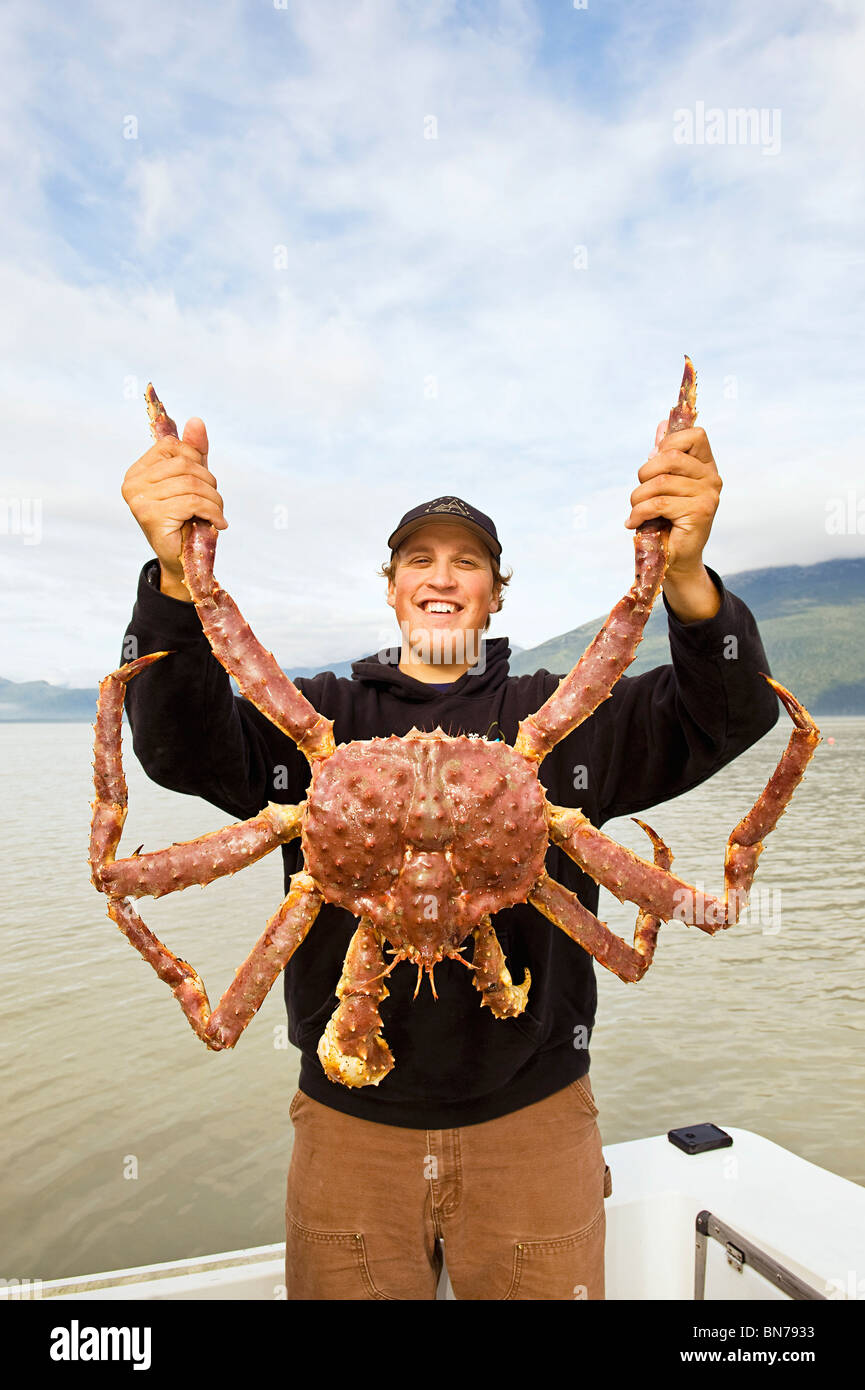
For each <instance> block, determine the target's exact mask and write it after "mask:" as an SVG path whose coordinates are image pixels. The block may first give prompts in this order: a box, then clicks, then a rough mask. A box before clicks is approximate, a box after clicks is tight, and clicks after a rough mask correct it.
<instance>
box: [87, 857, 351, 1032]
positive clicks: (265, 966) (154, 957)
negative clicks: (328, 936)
mask: <svg viewBox="0 0 865 1390" xmlns="http://www.w3.org/2000/svg"><path fill="white" fill-rule="evenodd" d="M323 901H324V899H323V898H322V896H321V894H320V893H319V892H318V889H317V888H316V886H315V883H314V882H313V880H312V879H311V878H310V876H309V874H307V873H303V872H301V873H297V874H295V875H294V876H293V878H292V879H291V885H290V888H289V892H288V896H287V897H286V898H285V900H284V902H283V904H282V906H281V907H280V908H279V910H278V911H277V912H276V913H274V915H273V917H271V919H270V921H269V922H268V924H267V926H266V927H265V929H264V932H263V934H262V935H261V936H260V937H259V939H258V941H257V942H256V943H255V945H254V946H253V948H252V950H251V951H250V953H249V955H248V956H247V958H246V960H245V961H244V963H243V965H242V966H241V967H240V969H239V970H238V971H237V973H236V975H235V977H234V980H233V981H232V983H231V984H230V985H229V987H228V989H227V990H226V991H225V993H224V994H223V996H222V998H221V999H220V1001H219V1003H218V1004H217V1006H216V1008H215V1009H214V1010H213V1012H212V1013H211V1010H210V1003H209V1001H208V998H207V991H206V990H205V988H204V985H203V983H202V981H201V979H200V977H199V975H198V974H197V972H196V971H195V970H193V968H192V966H191V965H188V964H187V963H186V961H184V960H180V959H178V957H177V956H175V955H174V954H173V953H172V952H171V951H169V949H168V947H167V946H164V945H163V944H162V942H161V941H160V940H159V938H158V937H157V936H155V935H154V933H153V932H152V931H151V930H150V928H149V927H146V926H145V925H144V923H143V922H142V920H141V918H140V917H139V915H138V913H137V912H136V910H135V908H134V907H133V906H132V904H131V903H129V902H126V901H125V900H124V899H122V898H109V900H108V915H109V916H110V917H111V919H112V921H114V922H116V923H117V925H118V927H119V928H120V930H121V931H122V932H123V934H124V936H125V937H126V939H127V940H128V941H129V942H131V944H132V945H133V946H134V947H135V949H136V951H138V952H140V954H141V955H142V956H143V957H144V959H145V960H146V961H147V963H148V964H149V965H152V966H153V968H154V970H155V971H156V973H157V975H158V976H159V978H160V980H164V981H165V983H166V984H168V985H170V986H171V988H172V992H173V994H174V997H175V999H176V1000H177V1002H178V1003H179V1005H180V1007H181V1008H182V1010H183V1012H184V1013H185V1014H186V1017H187V1018H188V1020H189V1022H190V1024H191V1025H192V1027H193V1029H194V1031H195V1032H196V1033H197V1034H198V1036H199V1038H201V1040H202V1042H205V1043H206V1044H207V1046H208V1047H209V1048H210V1049H211V1051H213V1052H221V1051H222V1050H223V1048H229V1047H234V1045H235V1043H236V1042H237V1040H238V1038H239V1037H240V1035H241V1033H242V1032H243V1030H244V1028H245V1027H246V1025H247V1024H248V1023H249V1021H250V1019H252V1018H253V1017H254V1015H255V1014H256V1013H257V1012H258V1010H259V1008H260V1007H261V1005H262V1003H263V1001H264V999H265V997H266V995H267V992H268V990H269V989H270V988H271V986H272V985H273V982H274V980H275V979H276V977H277V976H278V975H279V973H280V971H281V970H284V968H285V966H286V965H287V964H288V962H289V960H290V959H291V957H292V955H293V954H294V952H295V951H296V950H297V948H298V946H299V945H300V943H301V942H302V941H303V939H304V938H305V936H306V934H307V932H308V931H309V929H310V927H311V926H312V924H313V922H314V921H315V919H316V917H317V915H318V911H319V908H320V907H321V904H322V902H323Z"/></svg>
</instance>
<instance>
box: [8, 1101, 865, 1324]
mask: <svg viewBox="0 0 865 1390" xmlns="http://www.w3.org/2000/svg"><path fill="white" fill-rule="evenodd" d="M725 1128H727V1132H728V1133H729V1134H730V1135H731V1136H732V1138H733V1146H732V1147H731V1148H726V1149H716V1150H713V1151H711V1152H709V1153H703V1154H693V1155H692V1154H685V1153H683V1152H682V1151H681V1150H680V1149H678V1148H676V1147H675V1146H674V1145H672V1144H671V1143H670V1142H669V1141H668V1139H667V1137H666V1135H659V1136H656V1137H653V1138H650V1139H637V1140H634V1141H632V1142H630V1143H625V1144H613V1145H607V1146H605V1149H604V1153H605V1156H606V1161H607V1163H608V1164H609V1166H610V1170H611V1173H612V1180H613V1191H612V1195H611V1196H610V1197H609V1198H607V1202H606V1211H607V1246H606V1271H607V1298H608V1299H693V1298H694V1260H695V1221H696V1217H697V1214H698V1212H700V1211H703V1210H708V1211H710V1212H711V1213H712V1214H713V1215H714V1216H716V1217H718V1218H719V1219H720V1220H721V1221H723V1222H725V1223H726V1224H727V1225H729V1226H731V1227H733V1229H734V1230H735V1231H736V1232H737V1233H738V1234H739V1235H741V1236H743V1237H745V1238H746V1239H748V1240H750V1241H752V1242H753V1243H754V1244H755V1245H757V1246H759V1247H760V1248H761V1249H762V1250H763V1251H765V1252H766V1253H767V1254H768V1255H770V1256H772V1257H773V1258H774V1259H776V1260H778V1261H779V1262H780V1263H781V1264H783V1265H784V1266H786V1268H787V1269H788V1270H789V1271H790V1272H791V1273H793V1274H794V1275H797V1276H798V1277H799V1278H800V1279H802V1280H803V1281H804V1282H805V1283H806V1284H807V1285H809V1286H810V1287H811V1288H813V1289H815V1290H816V1291H817V1292H818V1293H819V1294H821V1295H822V1296H823V1297H825V1298H833V1299H855V1298H865V1187H860V1186H859V1185H858V1184H857V1183H853V1182H849V1181H848V1180H847V1179H845V1178H841V1177H839V1176H838V1175H837V1174H835V1173H830V1172H828V1171H827V1170H826V1169H825V1168H819V1167H817V1165H816V1164H813V1163H808V1162H807V1161H806V1160H805V1159H802V1158H799V1157H798V1156H797V1155H796V1154H793V1153H790V1152H789V1151H788V1150H787V1149H783V1148H781V1147H780V1146H779V1145H778V1144H773V1143H771V1142H770V1141H769V1140H768V1139H764V1138H762V1137H761V1136H760V1135H758V1134H754V1133H752V1132H751V1131H749V1130H744V1129H734V1128H731V1127H726V1126H725ZM283 1251H284V1247H283V1246H282V1245H281V1244H280V1245H265V1246H259V1247H257V1248H255V1249H249V1250H236V1251H232V1252H230V1253H227V1254H226V1253H223V1254H217V1255H209V1256H204V1257H202V1258H198V1259H190V1260H178V1261H174V1262H172V1263H167V1264H157V1265H148V1266H143V1267H139V1268H135V1269H124V1270H113V1271H109V1272H106V1273H104V1274H99V1275H92V1276H87V1277H82V1278H71V1279H58V1280H54V1281H52V1282H51V1283H45V1284H43V1285H42V1288H41V1290H40V1294H39V1296H40V1297H41V1298H59V1299H66V1300H88V1299H89V1300H93V1299H100V1300H101V1299H266V1300H274V1299H279V1298H284V1296H285V1289H284V1285H283ZM445 1258H447V1250H446V1249H445ZM17 1296H18V1297H20V1296H21V1295H20V1294H18V1295H17ZM453 1296H454V1295H453V1292H452V1291H451V1289H450V1285H449V1282H448V1280H447V1271H446V1270H445V1274H444V1275H443V1277H442V1283H441V1287H440V1289H439V1297H440V1298H453ZM0 1297H6V1298H13V1297H16V1292H15V1290H14V1289H9V1288H7V1289H5V1290H0ZM705 1297H706V1298H707V1299H712V1300H718V1299H720V1300H734V1299H767V1298H768V1299H772V1298H774V1299H783V1300H785V1301H786V1298H787V1296H786V1295H785V1294H784V1293H783V1292H781V1291H780V1290H779V1289H777V1288H774V1287H772V1286H771V1285H770V1284H769V1283H767V1281H766V1280H765V1279H763V1278H761V1277H760V1276H759V1275H758V1274H757V1273H756V1272H755V1271H754V1270H753V1269H750V1268H748V1267H747V1266H746V1268H745V1269H743V1270H738V1269H736V1268H735V1267H734V1266H733V1265H731V1264H730V1263H729V1262H728V1260H727V1257H726V1253H725V1251H724V1249H723V1247H722V1246H721V1245H720V1244H719V1243H718V1242H717V1241H716V1240H710V1241H709V1243H708V1258H707V1262H706V1285H705Z"/></svg>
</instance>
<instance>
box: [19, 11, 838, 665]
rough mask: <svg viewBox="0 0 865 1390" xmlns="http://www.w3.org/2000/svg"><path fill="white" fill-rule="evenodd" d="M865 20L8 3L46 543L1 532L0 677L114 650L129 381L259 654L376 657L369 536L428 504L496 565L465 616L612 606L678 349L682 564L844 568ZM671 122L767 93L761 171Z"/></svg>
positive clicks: (24, 487) (564, 616)
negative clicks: (503, 565)
mask: <svg viewBox="0 0 865 1390" xmlns="http://www.w3.org/2000/svg"><path fill="white" fill-rule="evenodd" d="M49 21H50V22H49ZM863 35H865V17H863V15H862V14H861V13H860V12H859V10H858V7H856V6H854V5H852V4H846V3H841V2H840V0H838V3H833V4H831V5H824V6H822V7H814V6H812V5H810V4H808V5H806V4H804V3H798V0H788V2H787V3H785V4H783V5H782V6H781V7H780V9H779V8H778V7H774V8H773V9H772V10H771V11H765V12H762V11H760V10H755V9H754V8H753V7H751V6H749V5H746V4H744V3H734V4H732V5H729V6H727V7H726V8H725V10H724V12H723V14H720V15H719V13H718V12H717V11H712V12H709V11H705V12H696V13H695V12H693V11H690V10H689V11H687V12H686V11H684V10H683V9H682V7H680V6H663V5H662V6H658V7H654V6H653V7H651V8H645V7H629V8H626V9H625V10H623V11H615V12H604V14H603V15H602V14H601V13H600V12H599V11H598V12H595V11H593V10H592V9H589V10H586V11H576V10H568V9H567V8H566V7H559V8H557V9H555V12H554V10H553V8H552V7H549V6H546V5H541V4H530V3H516V2H515V0H512V2H511V3H501V4H497V3H493V2H492V0H490V3H475V4H471V5H467V6H463V5H460V6H456V5H454V4H449V3H439V4H431V3H421V0H417V2H416V3H412V4H397V3H385V0H379V3H364V4H358V5H354V6H351V7H346V6H344V5H342V4H336V3H334V2H333V0H316V3H294V2H293V0H289V3H288V5H287V8H286V9H282V10H280V9H276V8H275V7H274V8H273V9H272V10H270V9H267V8H265V7H261V8H250V7H248V6H244V5H241V4H228V5H221V6H219V7H217V8H216V9H214V8H213V7H204V6H189V7H183V8H182V9H181V10H180V11H178V10H176V9H172V8H171V7H170V6H169V5H168V4H167V3H162V0H160V2H159V3H155V4H153V5H151V6H149V7H148V9H147V23H146V24H143V23H142V13H141V12H140V11H139V9H138V8H137V7H134V6H133V7H116V6H113V5H110V4H108V3H107V0H105V3H90V4H84V5H82V6H78V7H76V11H75V14H74V16H73V15H72V14H71V13H70V14H67V13H66V12H63V11H56V10H54V9H52V10H50V11H49V10H48V7H47V5H45V4H44V3H36V4H27V5H25V4H23V3H17V4H16V3H12V4H10V5H9V6H7V7H5V9H4V11H3V14H2V16H0V49H2V52H3V53H4V68H5V73H4V83H5V86H4V91H5V96H4V98H3V100H4V101H5V114H6V116H7V121H6V123H5V130H6V132H7V133H6V135H5V136H0V160H2V161H3V165H4V172H5V173H6V176H7V186H8V187H14V188H15V190H16V192H15V197H14V199H10V205H9V208H8V213H7V225H6V229H5V232H4V239H3V243H2V247H0V295H2V300H3V304H4V315H3V321H2V324H0V342H2V343H3V347H4V348H5V354H4V356H5V360H6V362H7V364H8V365H7V369H6V387H7V389H6V392H5V393H4V395H5V398H6V401H7V402H8V404H7V405H6V406H5V407H4V418H3V456H4V467H3V483H2V486H0V495H2V498H3V499H5V500H6V501H9V500H10V499H11V500H13V501H14V500H15V499H18V500H19V501H21V500H23V499H27V498H30V499H39V500H40V502H41V507H42V518H43V523H42V539H41V541H40V544H38V545H30V546H26V545H25V544H24V543H23V542H24V538H23V537H22V536H21V535H17V536H16V535H15V534H2V535H0V575H2V577H3V584H4V598H3V601H2V603H3V618H4V630H5V632H6V637H7V640H6V645H5V651H4V656H3V669H2V670H0V674H3V675H6V676H8V677H11V678H13V679H22V680H23V679H39V678H43V677H45V676H46V673H47V672H48V671H50V672H52V673H53V674H52V676H51V678H52V679H63V678H64V673H67V678H69V673H72V672H75V673H77V675H76V679H77V680H80V679H81V678H82V673H85V674H86V673H88V672H89V679H92V680H95V679H97V678H98V676H99V675H101V674H103V673H104V671H106V670H108V669H110V668H111V666H112V665H113V664H114V662H115V661H116V659H117V653H118V650H119V645H120V639H121V637H122V633H123V629H124V628H125V625H126V622H127V620H128V617H129V613H130V611H131V607H132V603H133V600H134V593H135V582H136V577H137V574H138V571H139V569H140V567H141V565H142V563H143V562H144V560H145V559H146V558H147V556H148V553H149V552H148V548H147V544H146V541H145V539H144V537H143V535H142V534H141V532H140V530H139V529H138V527H137V525H136V523H135V521H134V519H133V517H132V516H131V514H130V512H129V510H128V508H127V507H126V505H125V503H124V502H123V500H122V498H121V496H120V486H121V483H122V480H123V476H124V474H125V472H126V470H127V469H128V468H129V466H130V465H131V464H132V463H133V462H134V461H135V459H136V458H137V457H139V456H140V455H141V454H142V453H144V452H145V451H146V449H147V448H148V447H149V443H150V439H149V433H148V430H147V423H146V417H145V414H144V408H143V403H142V400H141V395H142V392H143V389H144V385H145V384H146V382H147V380H149V379H151V378H152V379H153V380H154V383H155V385H156V388H157V390H158V391H159V392H160V394H161V395H162V396H163V398H164V399H165V402H166V405H167V407H168V409H169V412H170V413H171V414H173V415H174V416H175V418H177V420H178V424H179V425H181V426H182V423H183V421H184V420H185V419H186V418H188V417H189V416H190V415H193V414H196V415H201V416H202V417H203V418H204V419H205V421H206V423H207V425H208V429H209V432H210V438H211V455H210V466H211V468H212V470H213V472H214V473H215V474H216V476H217V479H218V483H219V487H220V491H221V492H222V494H223V497H224V499H225V510H226V515H227V517H228V519H229V522H230V526H229V530H228V531H227V532H226V533H225V534H224V535H223V536H222V537H221V539H220V548H219V560H218V574H219V577H220V580H221V582H222V583H223V584H224V585H225V586H226V587H227V588H229V590H230V591H231V592H232V593H233V594H234V595H235V597H236V598H237V600H238V602H239V603H240V605H241V608H242V609H243V610H244V612H245V613H246V615H247V617H248V618H249V620H250V621H251V622H252V624H253V626H254V628H255V629H256V631H257V633H258V635H259V636H260V638H261V640H262V641H263V642H265V644H266V645H267V646H269V647H270V648H271V649H272V650H274V651H275V652H276V653H277V655H278V656H279V657H280V659H281V660H283V661H284V663H286V664H288V663H298V664H305V665H309V664H313V663H318V662H322V661H328V660H338V659H343V658H345V657H347V656H350V655H353V654H359V653H360V652H362V651H366V650H370V649H373V648H374V647H376V646H377V645H379V641H380V634H381V631H382V627H383V626H387V625H388V623H389V622H390V619H391V613H390V610H389V609H387V608H386V606H385V605H384V587H383V583H382V581H381V580H380V579H378V578H377V577H376V575H375V570H376V569H377V566H378V564H379V563H380V562H381V560H382V559H383V558H385V546H384V541H385V538H386V536H387V535H388V533H389V531H390V530H391V529H392V527H393V525H394V524H395V521H396V520H397V519H398V518H399V516H400V515H401V514H402V513H403V512H404V511H406V510H407V509H408V508H409V507H411V506H413V505H416V504H417V503H418V502H419V501H422V500H425V499H426V498H429V497H434V496H437V495H440V494H442V493H446V492H455V493H457V494H459V495H463V496H466V497H467V498H468V499H469V500H470V501H472V502H473V503H474V505H476V506H479V507H481V508H482V509H483V510H484V511H487V512H489V513H491V514H492V515H493V516H494V517H495V519H496V522H497V525H498V527H499V531H500V534H501V536H502V538H503V543H504V557H503V558H504V559H505V560H506V561H507V562H508V563H509V564H510V565H512V566H513V568H514V570H515V578H514V581H513V583H512V584H511V587H510V590H509V592H508V597H507V604H506V608H505V612H504V613H503V615H502V616H501V618H498V619H494V624H493V629H492V631H493V632H494V633H501V632H507V633H509V634H510V635H511V636H512V637H513V638H514V640H515V641H518V642H519V643H521V644H522V645H524V646H528V645H532V644H533V643H535V642H537V641H540V640H543V639H544V638H546V637H549V636H551V635H553V634H555V633H557V632H560V631H563V630H565V629H567V628H570V627H573V626H576V625H577V624H578V623H580V622H583V621H585V620H587V619H588V618H590V617H593V616H595V615H596V614H598V613H600V612H602V611H604V610H605V609H607V608H609V607H610V606H611V605H612V603H613V602H615V600H616V599H617V598H618V597H619V596H620V594H621V593H622V592H623V591H624V589H625V588H627V587H628V585H629V583H630V579H631V573H632V566H633V558H632V556H633V546H632V538H631V536H630V534H629V533H627V532H626V531H625V529H624V526H623V524H622V523H623V521H624V517H625V515H626V513H627V510H628V497H629V494H630V492H631V490H632V488H633V487H634V486H635V485H636V481H637V480H636V472H637V469H638V468H639V467H640V465H641V463H642V462H643V461H644V459H645V457H646V455H647V453H648V449H649V447H650V445H651V441H652V437H653V433H654V427H655V424H656V423H657V421H658V420H659V419H660V418H661V417H662V416H663V415H665V414H666V411H667V410H668V409H669V407H670V406H671V405H672V404H673V401H674V399H675V395H676V390H677V386H678V376H679V372H680V367H681V361H682V354H683V352H685V351H687V352H688V353H689V354H690V355H691V356H692V357H693V358H694V361H695V362H696V364H697V368H698V378H699V406H700V421H699V422H700V423H701V424H702V425H703V426H704V427H705V429H706V430H707V432H708V434H709V437H710V440H711V442H712V445H713V449H714V452H715V456H716V458H717V460H718V465H719V469H720V471H721V474H722V477H723V478H724V482H725V487H724V493H723V498H722V502H721V508H720V510H719V512H718V517H717V520H716V523H715V527H714V530H713V535H712V538H711V541H710V547H709V550H708V551H707V555H706V558H707V560H708V562H709V563H710V564H712V565H713V566H714V567H715V568H716V569H719V570H721V571H722V572H726V573H730V572H732V571H734V570H736V569H745V568H747V569H753V568H758V567H760V566H762V565H767V564H783V563H808V562H812V561H817V560H821V559H829V558H832V557H834V556H836V555H842V554H858V553H862V550H863V538H862V537H861V536H858V535H857V534H855V533H847V534H843V535H835V534H830V533H829V532H828V531H827V529H826V524H825V523H826V515H827V506H828V505H829V504H830V502H831V499H832V498H833V497H834V496H836V495H839V494H840V493H842V492H843V491H844V490H846V489H847V488H850V487H856V486H860V483H859V479H860V478H861V445H860V439H861V417H860V407H859V400H860V399H861V383H860V381H859V379H858V378H859V373H858V361H857V354H856V352H855V349H854V344H855V343H856V342H857V340H858V334H859V333H860V332H861V326H860V323H859V312H858V304H857V302H856V296H855V294H854V293H852V292H851V286H853V285H854V284H855V283H856V277H858V276H859V275H861V260H862V258H861V252H860V251H859V249H858V248H859V229H860V227H861V225H862V221H863V213H865V207H863V197H865V195H863V188H862V183H861V179H860V178H859V177H858V170H859V168H861V162H862V153H863V151H862V148H861V146H862V135H861V122H860V120H859V114H858V113H859V101H860V98H859V75H860V72H861V58H862V52H863ZM697 103H702V104H703V108H704V109H712V108H718V109H720V110H722V111H723V112H727V111H729V110H735V109H738V108H744V109H750V108H756V109H758V110H764V111H767V112H772V111H776V110H777V111H778V112H780V146H779V148H778V150H777V153H775V154H769V155H766V154H764V153H763V149H762V148H761V147H760V145H759V144H753V145H752V144H741V143H738V144H737V143H730V142H729V141H727V142H725V143H717V144H709V143H703V144H692V145H687V144H678V143H676V141H675V140H674V126H675V119H674V113H675V112H676V111H677V110H681V109H683V108H687V109H689V110H694V111H696V109H697ZM129 117H133V118H134V126H133V125H131V124H130V122H129V119H128V118H129ZM725 119H726V118H725ZM130 130H134V138H127V137H128V136H129V133H130ZM12 132H14V134H13V133H12ZM580 248H583V249H582V250H581V249H580ZM854 335H855V336H854ZM576 505H580V506H584V507H585V508H586V519H587V525H586V527H585V529H583V530H579V529H575V527H574V511H573V509H574V506H576ZM286 509H287V511H286ZM286 514H290V515H291V517H292V524H291V526H289V527H283V526H280V525H279V524H278V523H277V518H278V517H284V516H285V515H286Z"/></svg>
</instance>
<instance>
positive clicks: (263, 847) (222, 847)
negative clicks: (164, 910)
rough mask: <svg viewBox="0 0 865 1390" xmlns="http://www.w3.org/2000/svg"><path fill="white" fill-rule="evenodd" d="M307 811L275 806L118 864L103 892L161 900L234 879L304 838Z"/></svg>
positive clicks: (108, 871) (105, 874)
mask: <svg viewBox="0 0 865 1390" xmlns="http://www.w3.org/2000/svg"><path fill="white" fill-rule="evenodd" d="M305 807H306V802H305V801H302V802H301V803H300V804H299V805H298V806H283V805H281V804H279V803H278V802H273V801H270V802H268V804H267V806H266V807H265V808H264V810H263V811H261V812H260V813H259V814H258V815H257V816H253V817H252V819H251V820H245V821H237V822H235V824H234V825H226V826H224V827H223V828H222V829H221V830H212V831H210V833H209V834H207V835H201V836H199V838H198V839H197V840H184V841H183V842H182V843H180V844H174V845H171V846H170V847H169V848H168V849H160V850H153V851H152V852H150V853H148V854H137V855H134V856H133V857H132V858H129V859H116V860H115V861H114V862H113V863H112V864H107V865H106V866H105V867H104V868H103V870H102V873H101V882H102V887H103V891H104V892H106V893H110V894H111V896H112V897H115V898H143V897H145V896H146V897H151V898H161V897H163V896H164V895H165V894H166V893H173V892H175V891H177V890H181V889H183V888H189V887H190V885H191V884H194V883H197V884H201V885H204V884H205V883H212V882H213V881H214V880H215V879H218V878H224V877H225V875H226V874H235V873H237V871H238V869H245V868H246V866H247V864H254V863H255V862H256V860H258V859H261V858H262V857H263V856H264V855H265V854H269V853H270V851H271V850H272V849H275V848H276V846H277V845H282V844H285V843H286V842H287V841H288V840H293V839H295V838H296V837H297V836H298V835H299V834H300V833H301V829H302V825H303V812H304V810H305Z"/></svg>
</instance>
